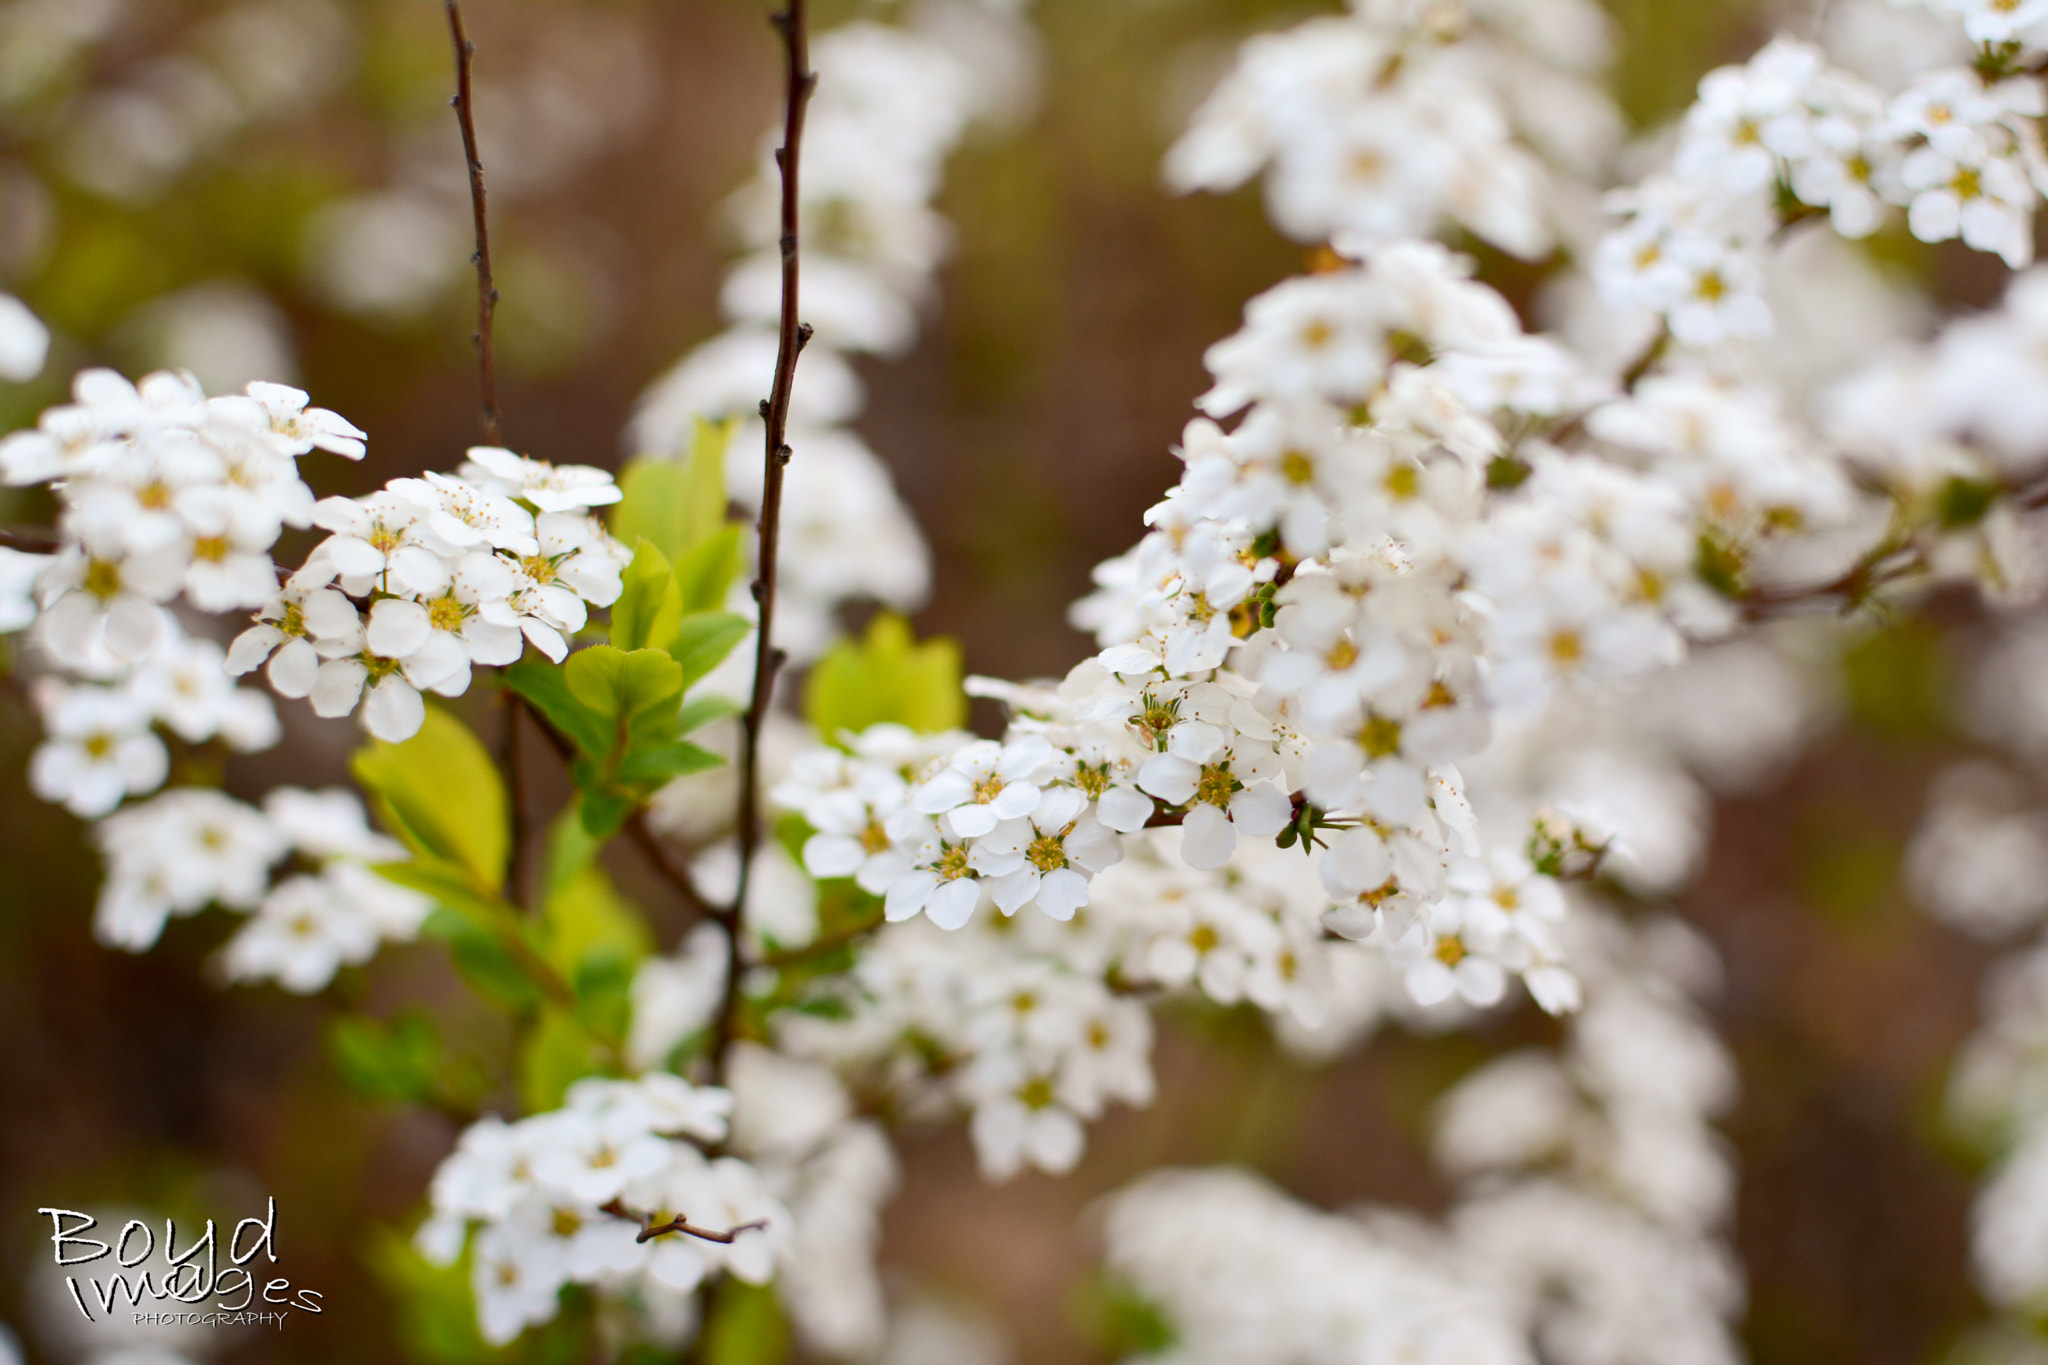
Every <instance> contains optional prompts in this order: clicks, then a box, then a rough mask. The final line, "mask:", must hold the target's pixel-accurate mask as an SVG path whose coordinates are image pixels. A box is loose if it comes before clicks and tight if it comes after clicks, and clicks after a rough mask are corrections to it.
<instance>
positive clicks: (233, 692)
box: [21, 555, 279, 820]
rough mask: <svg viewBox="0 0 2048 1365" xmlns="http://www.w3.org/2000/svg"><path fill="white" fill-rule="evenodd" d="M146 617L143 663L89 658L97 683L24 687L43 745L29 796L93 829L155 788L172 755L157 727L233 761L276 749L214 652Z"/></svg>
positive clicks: (269, 727)
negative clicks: (215, 743) (228, 752)
mask: <svg viewBox="0 0 2048 1365" xmlns="http://www.w3.org/2000/svg"><path fill="white" fill-rule="evenodd" d="M21 558H23V559H30V558H35V559H41V557H40V556H26V555H24V556H22V557H21ZM45 562H46V561H45ZM32 567H33V566H32ZM153 610H155V611H156V612H157V613H158V615H159V618H160V619H159V620H158V621H157V622H156V623H155V628H154V629H155V634H156V639H157V644H156V646H155V648H154V649H152V650H151V652H150V653H149V654H148V655H147V656H145V657H144V658H142V659H141V660H139V661H137V662H134V663H126V662H124V661H122V660H120V659H117V658H114V657H112V655H111V654H110V653H109V652H107V651H105V650H95V651H94V654H95V656H96V657H94V658H93V659H92V661H91V662H92V663H93V664H94V665H95V667H94V668H93V669H92V670H91V676H94V677H96V679H97V680H96V681H87V682H75V683H68V682H66V681H64V680H63V679H62V678H60V677H57V676H55V675H49V674H46V675H44V676H42V677H39V678H37V679H36V680H35V681H34V683H33V684H32V685H31V687H30V694H31V696H32V697H33V698H34V700H35V703H36V709H37V710H38V711H39V712H40V713H41V715H42V721H43V730H44V734H45V738H44V740H43V742H42V744H41V745H39V746H38V747H37V749H36V752H35V754H34V756H33V757H32V758H31V759H30V760H29V772H28V778H29V788H30V790H32V791H33V792H35V794H36V795H37V796H40V797H42V798H43V799H44V800H45V801H54V802H61V803H62V804H63V806H64V807H65V809H67V810H69V811H70V812H71V813H72V814H73V815H76V816H79V817H80V818H82V819H87V820H96V819H98V818H99V817H101V816H103V815H105V814H107V813H108V812H109V811H111V810H113V809H114V808H115V807H116V806H118V805H120V804H121V801H122V800H123V799H124V798H125V797H130V796H143V795H146V794H148V793H149V792H153V791H155V790H156V789H157V788H158V787H159V786H161V785H162V784H163V781H164V779H165V778H166V777H167V776H169V774H170V752H169V750H167V749H166V748H165V746H164V742H163V739H162V738H161V737H160V736H159V734H158V733H157V729H156V727H158V726H161V727H163V728H164V729H165V730H168V731H169V732H170V733H172V734H174V735H176V736H177V737H178V738H179V739H180V740H182V741H184V742H185V743H186V744H188V745H198V744H204V743H206V742H207V741H209V740H214V739H218V740H221V741H222V742H224V743H225V744H226V745H227V746H228V747H229V748H231V749H233V750H235V751H237V752H240V753H252V752H255V751H257V750H260V749H267V748H269V747H270V746H271V745H273V744H275V743H277V740H278V735H279V727H278V723H277V711H276V708H275V707H273V706H272V704H271V701H270V698H268V697H266V696H264V695H263V694H262V693H260V692H257V691H254V690H253V689H250V688H246V687H236V686H235V685H234V684H233V683H232V682H230V681H229V679H228V675H227V670H226V666H225V665H226V655H225V654H224V653H223V652H222V650H221V647H220V646H219V645H217V644H215V643H214V642H213V641H211V640H204V639H194V638H193V637H191V636H188V635H186V634H185V632H184V631H183V630H182V629H181V628H180V627H179V625H178V623H177V619H176V618H175V617H174V616H172V615H171V614H170V613H169V612H166V611H163V610H162V609H161V608H155V609H153ZM80 671H83V670H80Z"/></svg>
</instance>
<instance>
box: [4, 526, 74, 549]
mask: <svg viewBox="0 0 2048 1365" xmlns="http://www.w3.org/2000/svg"><path fill="white" fill-rule="evenodd" d="M59 543H60V542H59V541H58V539H57V532H56V531H55V529H53V528H51V527H48V526H0V546H4V547H5V548H7V549H9V550H21V551H24V552H26V553H28V554H32V555H46V554H52V553H54V552H55V551H56V549H57V547H58V545H59Z"/></svg>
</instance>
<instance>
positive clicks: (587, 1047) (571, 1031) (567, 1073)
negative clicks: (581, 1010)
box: [519, 1005, 606, 1114]
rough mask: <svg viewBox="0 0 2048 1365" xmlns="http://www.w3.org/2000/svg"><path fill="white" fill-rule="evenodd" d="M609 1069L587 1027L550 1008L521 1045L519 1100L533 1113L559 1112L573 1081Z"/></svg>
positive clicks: (530, 1030)
mask: <svg viewBox="0 0 2048 1365" xmlns="http://www.w3.org/2000/svg"><path fill="white" fill-rule="evenodd" d="M605 1069H606V1068H605V1056H604V1051H603V1049H602V1048H601V1047H599V1046H598V1044H597V1042H596V1041H595V1040H594V1039H592V1038H591V1036H590V1034H589V1033H588V1032H587V1031H585V1029H584V1027H583V1025H582V1024H580V1023H579V1022H577V1020H576V1019H575V1017H574V1016H572V1015H570V1014H569V1013H568V1012H567V1011H565V1010H562V1009H559V1008H557V1007H555V1006H553V1005H550V1006H548V1007H547V1008H546V1009H544V1010H542V1011H541V1013H540V1018H539V1020H538V1021H536V1023H535V1024H534V1026H533V1028H531V1029H529V1030H528V1031H527V1033H526V1036H525V1037H524V1038H522V1039H521V1040H520V1043H519V1101H520V1103H521V1104H523V1105H525V1106H526V1110H527V1112H528V1113H532V1114H539V1113H545V1112H546V1111H547V1110H550V1109H559V1108H561V1107H562V1092H563V1091H565V1090H567V1089H568V1088H569V1085H570V1083H571V1082H573V1081H578V1080H581V1079H582V1078H583V1077H585V1076H594V1075H597V1074H599V1073H600V1072H602V1071H604V1070H605Z"/></svg>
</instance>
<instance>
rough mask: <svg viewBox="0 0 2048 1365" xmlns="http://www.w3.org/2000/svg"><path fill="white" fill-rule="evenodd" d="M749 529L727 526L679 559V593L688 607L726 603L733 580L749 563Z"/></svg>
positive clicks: (715, 607) (704, 607) (706, 608)
mask: <svg viewBox="0 0 2048 1365" xmlns="http://www.w3.org/2000/svg"><path fill="white" fill-rule="evenodd" d="M745 530H746V528H745V527H743V526H739V525H737V524H734V525H730V526H727V527H726V528H725V529H724V530H722V531H720V532H718V534H716V535H714V536H712V537H711V538H710V539H709V540H706V541H705V542H704V543H703V544H701V545H699V546H697V547H696V548H694V549H692V550H691V551H690V552H689V553H688V554H686V555H683V556H681V557H680V558H678V559H677V560H676V561H675V576H676V593H677V595H678V596H680V597H681V599H682V603H683V610H684V611H686V612H690V611H716V610H718V609H719V608H720V607H722V606H724V605H725V596H726V594H727V593H728V592H730V591H732V581H733V580H734V579H735V578H738V577H739V576H740V570H741V569H743V568H745V567H746V563H747V552H746V547H745V542H744V540H743V539H742V537H743V535H744V533H745Z"/></svg>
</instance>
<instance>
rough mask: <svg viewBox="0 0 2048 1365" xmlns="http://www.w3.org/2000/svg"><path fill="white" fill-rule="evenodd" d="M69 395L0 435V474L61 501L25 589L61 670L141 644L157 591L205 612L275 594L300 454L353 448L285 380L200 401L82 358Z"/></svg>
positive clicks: (351, 437)
mask: <svg viewBox="0 0 2048 1365" xmlns="http://www.w3.org/2000/svg"><path fill="white" fill-rule="evenodd" d="M73 397H74V399H75V402H74V403H72V404H70V405H67V406H64V407H55V408H51V409H49V410H48V411H47V412H45V413H44V414H43V415H42V418H41V420H40V421H39V422H38V423H37V425H36V427H35V429H34V430H32V431H19V432H15V433H14V434H13V435H10V436H8V437H7V438H6V439H5V440H0V478H4V479H5V481H6V482H7V483H8V484H9V485H11V486H15V487H21V486H25V485H30V484H52V485H54V486H55V489H56V492H57V495H58V499H59V503H60V505H61V509H62V510H61V512H60V516H59V521H58V528H59V531H60V534H61V536H62V547H61V548H60V549H59V551H58V553H57V555H56V556H55V558H54V560H53V561H52V562H51V563H49V564H48V565H46V566H44V567H43V569H42V572H41V574H40V575H39V577H38V579H37V582H36V596H37V600H38V602H39V604H40V606H41V624H40V628H39V634H38V640H39V642H40V643H41V644H42V645H43V647H44V648H45V649H46V650H48V652H49V653H50V655H51V657H52V658H53V659H55V661H56V662H57V663H58V664H59V665H61V666H64V667H67V668H78V669H83V670H91V669H94V668H95V666H96V665H97V664H98V663H99V661H100V660H102V659H103V657H104V656H105V655H111V656H113V657H114V658H116V659H122V660H127V661H130V662H133V661H136V660H140V659H143V658H145V657H147V656H148V655H149V654H150V653H151V652H152V651H154V650H155V649H156V647H157V645H158V644H159V642H160V641H161V640H162V638H163V625H164V621H165V619H166V618H165V616H164V614H163V613H162V612H161V611H159V610H158V609H157V607H158V604H159V603H165V602H169V601H171V600H172V599H174V598H177V597H179V596H181V595H182V596H183V597H184V599H185V600H186V601H188V602H190V603H191V604H192V605H193V606H194V607H196V608H198V609H199V610H201V611H207V612H225V611H232V610H234V609H235V608H238V607H257V606H261V605H262V604H263V603H264V602H265V601H266V600H267V599H268V598H269V597H270V596H271V595H272V594H273V593H275V592H276V591H277V571H276V568H275V566H273V565H272V563H271V560H270V549H271V547H272V546H273V545H275V544H276V543H277V538H278V536H279V535H280V534H282V532H283V530H284V528H285V527H287V526H306V525H308V524H310V521H311V517H312V514H313V492H312V490H311V489H309V488H308V487H306V485H305V483H304V481H303V480H301V479H300V478H299V472H298V457H299V456H301V455H304V454H306V453H308V452H309V451H312V450H314V449H321V450H327V451H331V452H333V453H335V454H338V455H344V456H347V457H348V458H350V459H360V458H362V454H363V441H362V436H363V433H362V432H360V431H358V430H357V429H356V428H355V427H353V426H351V425H349V423H348V422H346V421H345V420H343V419H342V418H340V417H338V416H336V415H335V414H333V413H331V412H328V411H326V410H325V409H323V408H308V407H307V406H306V395H305V394H304V393H301V392H300V391H299V390H297V389H292V388H286V387H285V386H283V385H281V384H261V383H258V384H251V385H250V386H249V392H248V394H247V395H246V396H231V397H221V398H208V397H206V395H205V394H204V393H202V392H201V391H200V389H199V387H198V385H197V384H195V383H193V382H192V380H191V379H190V377H189V376H184V375H176V374H171V373H168V372H161V373H157V374H153V375H149V376H148V377H146V378H145V379H143V381H142V382H141V383H140V384H139V385H137V384H131V383H129V382H128V381H127V380H126V379H123V378H122V377H121V376H120V375H118V374H115V373H114V372H113V371H111V370H85V371H82V372H80V374H79V375H78V377H77V379H76V381H75V382H74V384H73Z"/></svg>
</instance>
